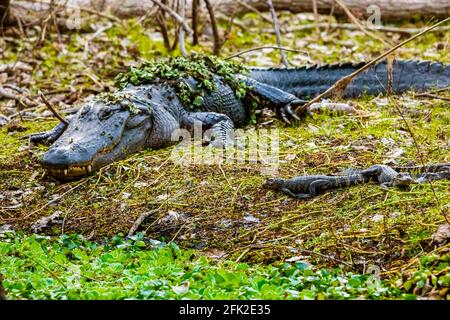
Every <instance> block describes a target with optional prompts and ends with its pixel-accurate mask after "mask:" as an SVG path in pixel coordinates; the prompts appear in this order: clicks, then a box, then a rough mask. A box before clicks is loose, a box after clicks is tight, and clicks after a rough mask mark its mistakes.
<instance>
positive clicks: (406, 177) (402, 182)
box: [392, 172, 415, 187]
mask: <svg viewBox="0 0 450 320" xmlns="http://www.w3.org/2000/svg"><path fill="white" fill-rule="evenodd" d="M414 182H415V181H414V178H413V177H411V175H410V174H409V173H407V172H399V173H398V174H397V175H396V176H395V178H394V179H393V180H392V185H393V186H394V187H407V186H409V185H411V184H413V183H414Z"/></svg>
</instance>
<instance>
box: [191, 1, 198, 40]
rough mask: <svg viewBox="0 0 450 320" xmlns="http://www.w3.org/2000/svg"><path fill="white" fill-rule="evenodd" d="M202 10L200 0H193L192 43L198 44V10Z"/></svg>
mask: <svg viewBox="0 0 450 320" xmlns="http://www.w3.org/2000/svg"><path fill="white" fill-rule="evenodd" d="M199 10H200V0H192V14H191V15H192V31H193V34H192V44H193V45H194V46H195V45H198V11H199Z"/></svg>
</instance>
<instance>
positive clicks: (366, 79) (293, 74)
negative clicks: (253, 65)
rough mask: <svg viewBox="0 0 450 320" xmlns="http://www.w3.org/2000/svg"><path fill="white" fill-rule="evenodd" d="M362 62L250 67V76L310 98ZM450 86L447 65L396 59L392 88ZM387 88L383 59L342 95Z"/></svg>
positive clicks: (354, 81) (409, 88)
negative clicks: (284, 67) (282, 67)
mask: <svg viewBox="0 0 450 320" xmlns="http://www.w3.org/2000/svg"><path fill="white" fill-rule="evenodd" d="M364 64H365V63H359V64H352V63H344V64H335V65H326V66H311V67H301V68H292V69H252V71H251V75H250V77H251V78H253V79H255V80H257V81H259V82H262V83H265V84H268V85H271V86H274V87H277V88H279V89H281V90H283V91H286V92H289V93H291V94H293V95H295V96H297V97H298V98H301V99H308V98H313V97H315V96H317V95H319V94H321V93H322V92H324V91H325V90H327V89H328V88H329V87H330V86H332V85H333V84H334V83H335V82H336V81H338V80H339V79H341V78H342V77H344V76H346V75H349V74H351V73H352V72H354V71H356V70H358V69H359V68H360V67H362V66H363V65H364ZM449 86H450V65H449V64H442V63H438V62H431V61H421V62H419V61H410V60H408V61H404V60H396V61H394V63H393V69H392V91H393V93H402V92H406V91H409V90H413V91H415V92H423V91H427V90H430V89H434V88H436V89H440V88H447V87H449ZM387 89H388V68H387V62H386V61H382V62H379V63H378V64H376V65H374V66H373V67H371V68H369V69H368V70H366V71H365V72H363V73H361V74H359V75H357V76H356V77H355V78H354V79H353V81H352V82H351V83H350V84H349V85H348V86H347V89H346V91H345V92H344V94H343V96H344V97H348V98H350V97H358V96H361V95H363V94H369V95H377V94H379V93H386V92H387Z"/></svg>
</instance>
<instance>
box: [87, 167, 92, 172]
mask: <svg viewBox="0 0 450 320" xmlns="http://www.w3.org/2000/svg"><path fill="white" fill-rule="evenodd" d="M87 170H88V172H89V173H91V171H92V166H91V165H88V166H87Z"/></svg>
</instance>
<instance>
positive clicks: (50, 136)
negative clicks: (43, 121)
mask: <svg viewBox="0 0 450 320" xmlns="http://www.w3.org/2000/svg"><path fill="white" fill-rule="evenodd" d="M66 128H67V125H65V124H64V123H59V124H58V125H56V126H55V127H54V128H53V129H51V130H49V131H44V132H38V133H33V134H30V135H28V136H26V137H25V138H29V139H30V141H31V143H33V144H39V143H40V144H44V145H50V144H52V143H53V142H55V141H56V140H57V139H58V138H59V137H60V136H61V135H62V134H63V132H64V131H65V130H66Z"/></svg>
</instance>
